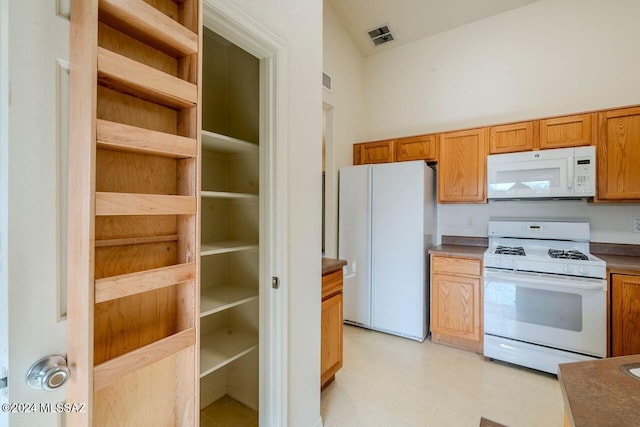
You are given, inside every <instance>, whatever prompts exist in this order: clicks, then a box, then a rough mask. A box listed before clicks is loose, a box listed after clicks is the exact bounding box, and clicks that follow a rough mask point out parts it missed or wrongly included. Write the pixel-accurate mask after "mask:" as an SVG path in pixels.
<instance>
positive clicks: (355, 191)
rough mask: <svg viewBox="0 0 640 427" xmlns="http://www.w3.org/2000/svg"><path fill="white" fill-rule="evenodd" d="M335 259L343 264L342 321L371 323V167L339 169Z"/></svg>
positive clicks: (367, 324)
mask: <svg viewBox="0 0 640 427" xmlns="http://www.w3.org/2000/svg"><path fill="white" fill-rule="evenodd" d="M339 202H340V204H339V209H340V213H339V219H338V258H340V259H344V260H346V261H347V265H346V266H345V267H344V290H343V299H344V301H343V304H344V320H345V322H349V323H356V324H359V325H362V326H367V327H370V326H371V166H370V165H362V166H349V167H344V168H341V169H340V200H339Z"/></svg>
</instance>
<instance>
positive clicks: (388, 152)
mask: <svg viewBox="0 0 640 427" xmlns="http://www.w3.org/2000/svg"><path fill="white" fill-rule="evenodd" d="M395 160H396V152H395V140H394V139H389V140H385V141H374V142H363V143H360V144H354V145H353V164H354V165H368V164H372V163H391V162H395Z"/></svg>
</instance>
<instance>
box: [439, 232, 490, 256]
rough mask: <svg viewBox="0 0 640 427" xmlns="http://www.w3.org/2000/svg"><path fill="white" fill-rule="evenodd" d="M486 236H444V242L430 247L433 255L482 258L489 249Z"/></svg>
mask: <svg viewBox="0 0 640 427" xmlns="http://www.w3.org/2000/svg"><path fill="white" fill-rule="evenodd" d="M487 245H488V239H487V238H486V237H468V236H446V235H445V236H442V244H441V245H439V246H436V247H433V248H431V249H429V253H430V254H432V255H447V256H458V257H465V258H477V259H482V256H483V255H484V252H485V251H486V250H487Z"/></svg>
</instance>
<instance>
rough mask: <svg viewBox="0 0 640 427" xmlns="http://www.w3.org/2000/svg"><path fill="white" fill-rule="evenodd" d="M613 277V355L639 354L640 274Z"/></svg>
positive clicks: (615, 275)
mask: <svg viewBox="0 0 640 427" xmlns="http://www.w3.org/2000/svg"><path fill="white" fill-rule="evenodd" d="M611 277H612V282H611V338H612V344H613V348H612V354H611V355H612V356H626V355H630V354H639V353H640V276H630V275H624V274H613V275H612V276H611Z"/></svg>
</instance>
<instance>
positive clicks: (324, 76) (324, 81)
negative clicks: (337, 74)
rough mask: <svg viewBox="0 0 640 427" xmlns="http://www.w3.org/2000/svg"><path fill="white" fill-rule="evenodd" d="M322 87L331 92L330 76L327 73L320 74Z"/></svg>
mask: <svg viewBox="0 0 640 427" xmlns="http://www.w3.org/2000/svg"><path fill="white" fill-rule="evenodd" d="M322 87H323V88H325V89H326V90H328V91H329V92H331V76H330V75H329V74H327V73H322Z"/></svg>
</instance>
